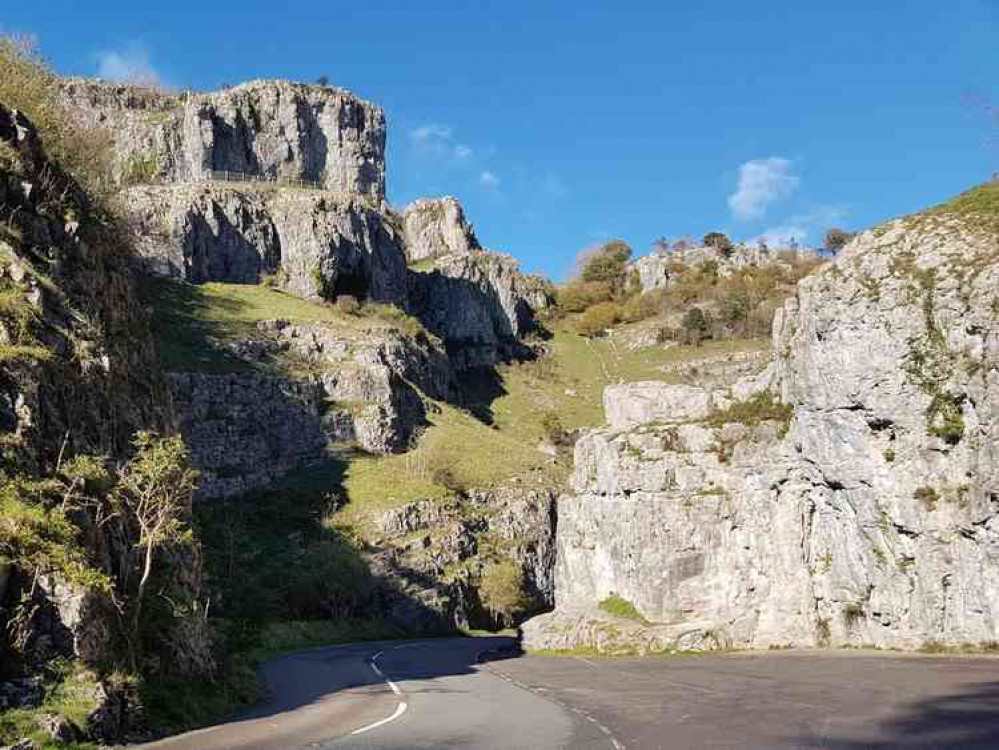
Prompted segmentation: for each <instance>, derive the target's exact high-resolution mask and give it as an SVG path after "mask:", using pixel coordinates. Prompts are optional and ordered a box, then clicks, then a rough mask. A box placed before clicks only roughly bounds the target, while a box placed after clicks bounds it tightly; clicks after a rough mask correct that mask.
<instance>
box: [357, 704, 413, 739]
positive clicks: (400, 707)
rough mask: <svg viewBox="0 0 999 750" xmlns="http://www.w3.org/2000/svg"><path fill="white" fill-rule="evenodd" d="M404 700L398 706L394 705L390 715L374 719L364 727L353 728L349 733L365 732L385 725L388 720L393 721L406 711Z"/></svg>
mask: <svg viewBox="0 0 999 750" xmlns="http://www.w3.org/2000/svg"><path fill="white" fill-rule="evenodd" d="M406 708H407V706H406V701H401V702H400V703H399V705H398V706H396V707H395V713H394V714H392V715H391V716H387V717H385V718H384V719H382V720H381V721H376V722H375V723H374V724H368V726H366V727H361V728H360V729H355V730H354V731H353V732H351V734H364V733H365V732H370V731H371V730H372V729H377V728H378V727H381V726H385V725H386V724H388V723H389V722H390V721H395V720H396V719H398V718H399V717H400V716H402V715H403V714H404V713H406Z"/></svg>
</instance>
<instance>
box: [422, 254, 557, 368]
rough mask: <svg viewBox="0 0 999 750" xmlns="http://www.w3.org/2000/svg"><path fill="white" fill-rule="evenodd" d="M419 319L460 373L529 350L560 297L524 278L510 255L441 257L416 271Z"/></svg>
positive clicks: (538, 282) (534, 278) (548, 286)
mask: <svg viewBox="0 0 999 750" xmlns="http://www.w3.org/2000/svg"><path fill="white" fill-rule="evenodd" d="M409 297H410V305H411V308H412V310H413V313H414V315H416V316H417V317H418V318H419V319H420V320H421V321H422V322H423V324H424V325H425V326H426V327H427V328H428V329H429V330H430V331H431V332H432V333H434V334H436V335H437V336H439V337H440V338H441V339H443V341H444V342H445V344H446V345H447V349H448V354H449V355H450V356H451V358H452V361H453V362H454V363H455V367H456V368H457V369H469V368H474V367H489V366H492V365H494V364H496V363H497V362H499V361H502V360H504V359H508V358H510V357H514V356H518V355H519V354H520V353H522V352H523V349H524V347H523V344H522V341H521V339H522V338H523V337H524V336H525V335H526V334H528V333H529V332H531V331H532V330H534V329H535V327H536V325H537V317H536V316H537V314H538V313H540V312H542V311H544V310H545V309H546V308H547V307H549V306H550V305H551V303H552V300H553V298H554V294H553V289H552V286H551V284H550V283H548V282H547V281H545V280H544V279H541V278H539V277H537V276H530V275H527V274H522V273H521V272H520V268H519V266H518V265H517V262H516V261H515V260H514V259H513V258H511V257H510V256H509V255H503V254H501V253H493V252H486V251H482V252H476V253H471V254H465V255H447V256H443V257H440V258H437V259H436V261H435V264H434V267H433V269H432V270H429V271H411V272H410V274H409Z"/></svg>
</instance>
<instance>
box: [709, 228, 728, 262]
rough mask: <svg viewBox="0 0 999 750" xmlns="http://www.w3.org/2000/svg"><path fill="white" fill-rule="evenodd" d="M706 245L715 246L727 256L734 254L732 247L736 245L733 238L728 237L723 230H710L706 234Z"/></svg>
mask: <svg viewBox="0 0 999 750" xmlns="http://www.w3.org/2000/svg"><path fill="white" fill-rule="evenodd" d="M704 245H705V246H706V247H713V248H714V249H715V250H717V251H718V252H720V253H721V254H722V255H723V256H725V257H726V258H727V257H728V256H730V255H731V254H732V249H733V248H734V247H735V246H734V245H733V244H732V240H730V239H729V238H728V235H726V234H722V233H721V232H708V233H707V234H706V235H704Z"/></svg>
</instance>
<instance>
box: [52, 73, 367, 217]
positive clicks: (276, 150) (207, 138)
mask: <svg viewBox="0 0 999 750" xmlns="http://www.w3.org/2000/svg"><path fill="white" fill-rule="evenodd" d="M61 86H62V98H63V100H64V102H65V104H66V105H67V106H68V107H70V108H71V109H72V110H74V111H75V113H76V115H77V117H78V119H79V121H80V122H81V123H82V124H84V125H87V126H95V125H97V126H103V127H106V128H107V129H108V131H109V132H110V134H111V137H112V138H113V140H114V143H115V150H116V152H117V171H118V174H119V177H120V178H121V179H122V181H124V182H126V183H128V182H131V181H135V180H138V181H148V180H149V179H161V180H165V181H168V182H190V181H196V180H202V179H210V178H211V177H212V173H213V172H235V173H239V174H240V175H247V176H251V177H260V178H264V179H270V180H303V181H306V182H310V183H315V184H317V185H318V186H320V187H322V188H324V189H326V190H332V191H338V192H344V193H356V194H360V195H365V196H368V197H370V198H373V199H374V200H376V201H379V202H380V201H381V200H382V199H383V198H384V197H385V115H384V114H383V112H382V110H381V109H380V108H378V107H376V106H374V105H373V104H370V103H369V102H366V101H364V100H362V99H359V98H358V97H356V96H354V95H353V94H351V93H349V92H347V91H344V90H342V89H337V88H332V87H329V86H306V85H302V84H296V83H291V82H288V81H263V80H261V81H250V82H249V83H244V84H242V85H240V86H234V87H231V88H227V89H224V90H222V91H217V92H212V93H206V94H196V93H191V92H186V93H183V94H177V95H175V94H164V93H160V92H156V91H152V90H149V89H143V88H139V87H135V86H128V85H122V84H112V83H104V82H101V81H94V80H89V79H81V78H71V79H67V80H65V81H64V82H62V84H61Z"/></svg>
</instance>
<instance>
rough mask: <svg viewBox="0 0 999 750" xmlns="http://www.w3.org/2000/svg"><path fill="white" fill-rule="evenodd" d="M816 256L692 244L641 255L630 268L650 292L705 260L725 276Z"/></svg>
mask: <svg viewBox="0 0 999 750" xmlns="http://www.w3.org/2000/svg"><path fill="white" fill-rule="evenodd" d="M818 257H819V256H818V255H817V254H816V253H815V252H814V251H811V250H768V249H765V248H762V247H747V246H746V245H736V246H735V247H734V248H732V251H731V252H730V253H729V254H728V255H725V254H723V253H721V252H720V251H718V250H717V249H716V248H713V247H691V248H687V249H685V250H673V251H671V252H668V253H652V254H651V255H643V256H642V257H641V258H638V259H636V260H635V261H634V262H632V263H631V269H632V270H633V271H634V272H635V273H636V274H637V275H638V282H639V284H640V286H641V289H642V291H643V292H651V291H653V290H654V289H668V288H669V287H670V286H671V285H673V284H675V283H676V282H677V280H678V278H679V276H680V274H681V273H682V272H683V270H684V269H685V268H690V267H698V266H703V265H704V264H706V263H713V264H715V265H716V266H717V268H718V275H719V276H721V277H723V278H724V277H726V276H730V275H732V274H734V273H736V272H738V271H739V270H741V269H744V268H749V267H751V266H783V267H785V268H787V267H790V265H791V263H792V262H801V261H806V260H817V259H818Z"/></svg>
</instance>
